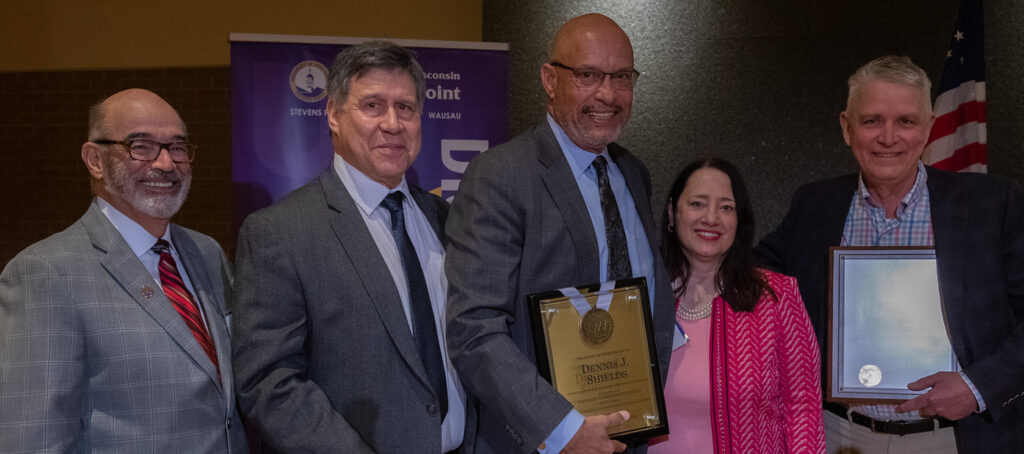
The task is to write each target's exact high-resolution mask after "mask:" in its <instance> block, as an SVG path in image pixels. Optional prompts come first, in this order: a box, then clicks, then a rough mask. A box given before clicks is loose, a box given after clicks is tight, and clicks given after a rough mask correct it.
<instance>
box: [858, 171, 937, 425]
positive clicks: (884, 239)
mask: <svg viewBox="0 0 1024 454" xmlns="http://www.w3.org/2000/svg"><path fill="white" fill-rule="evenodd" d="M927 180H928V173H927V172H925V169H924V165H923V164H921V163H920V162H919V163H918V164H917V179H916V180H914V186H913V187H912V188H910V192H908V193H907V195H906V196H904V197H903V199H902V200H900V204H899V206H897V207H896V216H895V217H893V218H886V217H885V208H884V207H883V206H882V205H881V204H880V203H878V201H876V200H875V199H874V198H873V197H872V196H871V193H870V192H869V191H868V188H867V186H866V185H865V184H864V177H863V175H862V176H861V178H860V179H859V183H858V185H857V193H856V194H854V195H853V201H852V202H851V203H850V211H849V213H848V214H847V215H846V226H845V227H844V228H843V242H842V246H876V247H893V246H934V244H935V239H934V236H933V235H932V209H931V203H929V197H928V184H927ZM851 409H852V410H853V411H856V412H857V413H860V414H864V415H867V416H870V417H872V418H875V419H880V420H916V419H921V416H920V415H919V414H918V413H917V412H916V411H914V412H910V413H897V412H896V406H895V405H857V406H853V407H852V408H851Z"/></svg>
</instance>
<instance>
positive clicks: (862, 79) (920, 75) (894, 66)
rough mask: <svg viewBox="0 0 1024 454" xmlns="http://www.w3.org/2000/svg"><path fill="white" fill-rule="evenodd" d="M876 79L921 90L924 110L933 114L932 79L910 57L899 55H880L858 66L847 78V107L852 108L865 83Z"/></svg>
mask: <svg viewBox="0 0 1024 454" xmlns="http://www.w3.org/2000/svg"><path fill="white" fill-rule="evenodd" d="M875 81H882V82H889V83H893V84H899V85H906V86H910V87H914V88H917V89H918V90H921V94H922V99H923V100H924V111H925V113H927V114H928V115H931V113H932V104H931V90H932V81H931V80H929V79H928V74H926V73H925V72H924V70H923V69H921V68H920V67H919V66H917V65H915V64H914V62H912V61H910V58H909V57H905V56H897V55H886V56H884V57H879V58H876V59H874V60H871V61H869V62H867V64H865V65H864V66H861V67H860V68H857V71H855V72H854V73H853V75H852V76H850V79H849V80H847V85H849V87H850V91H849V94H848V95H847V97H846V108H847V109H849V108H850V103H851V102H852V101H853V99H854V97H855V96H857V93H858V92H859V91H860V89H861V88H862V87H863V86H864V85H867V84H868V83H870V82H875Z"/></svg>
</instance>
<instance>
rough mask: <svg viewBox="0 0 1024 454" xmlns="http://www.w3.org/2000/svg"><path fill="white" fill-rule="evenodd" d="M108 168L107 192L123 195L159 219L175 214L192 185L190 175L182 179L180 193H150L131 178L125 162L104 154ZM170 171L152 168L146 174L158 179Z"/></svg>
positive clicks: (105, 179) (134, 204) (140, 208)
mask: <svg viewBox="0 0 1024 454" xmlns="http://www.w3.org/2000/svg"><path fill="white" fill-rule="evenodd" d="M103 159H104V161H106V166H105V167H106V168H107V169H108V170H109V171H110V173H109V175H108V178H104V179H103V186H104V187H105V188H106V190H107V192H109V193H111V194H117V195H119V196H121V198H123V199H124V200H125V201H126V202H128V204H130V205H131V206H132V207H133V208H135V209H136V210H139V211H141V212H143V213H145V214H146V215H147V216H150V217H153V218H157V219H168V218H170V217H172V216H174V214H175V213H177V212H178V210H179V209H181V205H182V204H184V203H185V197H187V196H188V190H189V187H190V186H191V185H192V176H191V175H189V176H187V177H185V178H184V179H182V180H181V186H180V187H179V190H178V193H177V194H174V195H148V194H146V193H145V189H143V187H142V185H141V184H139V183H136V182H135V181H132V180H131V176H130V175H128V168H127V166H125V165H124V163H122V162H120V161H118V160H117V159H113V158H112V157H110V156H104V157H103ZM168 173H173V172H161V171H159V170H153V169H150V170H149V172H148V173H147V174H146V177H147V178H154V179H158V178H160V177H162V176H166V175H167V174H168Z"/></svg>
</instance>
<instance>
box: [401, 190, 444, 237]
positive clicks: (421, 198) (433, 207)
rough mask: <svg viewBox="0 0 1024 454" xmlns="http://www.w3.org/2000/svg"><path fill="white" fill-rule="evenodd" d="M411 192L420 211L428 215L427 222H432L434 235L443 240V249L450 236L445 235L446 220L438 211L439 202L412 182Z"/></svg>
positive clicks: (431, 226)
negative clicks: (443, 219) (444, 220)
mask: <svg viewBox="0 0 1024 454" xmlns="http://www.w3.org/2000/svg"><path fill="white" fill-rule="evenodd" d="M409 193H410V194H412V198H413V200H414V201H416V205H417V206H419V207H420V211H422V212H423V215H424V216H426V218H427V222H429V223H430V228H431V229H432V230H434V235H435V236H437V239H438V241H440V242H441V249H442V250H443V249H445V248H446V247H448V238H447V237H445V236H444V225H443V224H444V222H443V221H442V219H441V213H439V212H438V209H437V203H436V202H435V201H434V199H433V197H434V196H433V195H431V194H430V193H428V192H426V191H423V190H422V189H420V188H418V187H416V186H413V185H411V184H410V185H409Z"/></svg>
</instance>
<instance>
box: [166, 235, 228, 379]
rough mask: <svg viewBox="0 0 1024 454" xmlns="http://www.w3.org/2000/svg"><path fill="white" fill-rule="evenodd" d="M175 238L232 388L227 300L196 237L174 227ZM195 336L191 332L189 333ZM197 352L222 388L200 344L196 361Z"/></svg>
mask: <svg viewBox="0 0 1024 454" xmlns="http://www.w3.org/2000/svg"><path fill="white" fill-rule="evenodd" d="M171 239H172V240H174V247H175V248H177V249H178V256H179V257H180V258H181V261H182V264H181V266H183V267H184V268H185V272H186V273H188V278H189V280H190V281H192V287H193V288H194V289H195V293H196V294H195V295H194V296H195V297H196V300H197V302H198V303H199V304H200V305H202V307H203V316H204V318H206V329H207V330H208V331H209V332H210V338H212V339H213V343H214V346H215V347H216V349H217V362H218V363H219V364H220V366H221V371H222V372H223V373H222V376H223V377H224V380H226V381H227V385H228V388H229V389H230V387H231V382H230V378H231V374H230V373H228V372H230V370H231V369H230V364H231V355H230V354H229V353H230V352H231V348H230V347H229V344H228V339H229V337H230V336H229V335H228V333H227V332H225V331H224V330H222V329H221V328H222V327H224V328H226V327H227V325H222V323H221V321H222V320H224V313H223V312H222V310H221V308H222V307H224V303H225V302H224V301H220V298H218V296H217V292H215V291H214V290H213V289H214V286H213V283H212V282H211V280H210V274H209V271H210V270H209V269H208V268H207V264H206V263H205V261H204V260H203V259H202V257H203V255H202V251H201V250H200V249H199V246H198V245H196V243H195V242H194V241H192V238H189V236H188V235H186V234H185V233H184V232H183V231H181V230H180V227H178V226H177V225H174V224H171ZM189 334H191V331H190V332H189ZM195 352H199V353H201V358H202V359H203V361H199V360H198V359H197V361H199V364H200V365H201V366H202V368H203V370H204V371H206V374H207V375H209V376H210V378H212V379H213V381H215V382H217V385H218V386H220V384H221V383H220V380H218V379H217V368H216V367H215V366H214V365H213V363H211V362H210V360H209V358H207V356H206V353H205V352H203V351H202V349H201V348H199V347H198V344H196V348H195V349H194V351H189V354H190V355H192V356H193V357H194V358H198V357H196V356H195V354H196V353H195Z"/></svg>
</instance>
